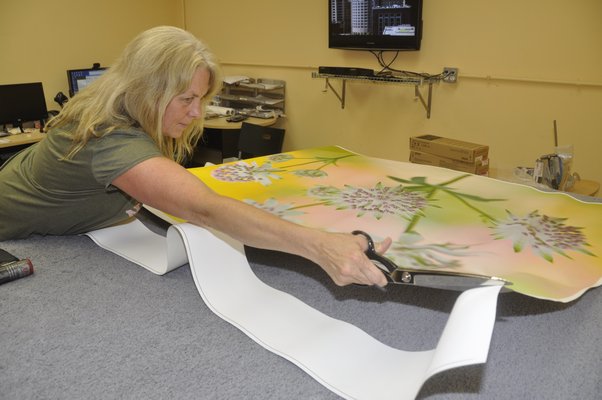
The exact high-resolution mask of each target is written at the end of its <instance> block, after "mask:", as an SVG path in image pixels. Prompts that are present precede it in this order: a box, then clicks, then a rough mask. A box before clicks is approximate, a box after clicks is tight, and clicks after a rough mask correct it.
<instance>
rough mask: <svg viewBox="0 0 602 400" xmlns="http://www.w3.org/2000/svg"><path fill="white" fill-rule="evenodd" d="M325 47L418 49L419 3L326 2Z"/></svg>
mask: <svg viewBox="0 0 602 400" xmlns="http://www.w3.org/2000/svg"><path fill="white" fill-rule="evenodd" d="M328 6H329V14H328V15H329V25H328V47H330V48H339V49H354V50H419V49H420V41H421V38H422V0H328Z"/></svg>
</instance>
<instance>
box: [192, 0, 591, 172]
mask: <svg viewBox="0 0 602 400" xmlns="http://www.w3.org/2000/svg"><path fill="white" fill-rule="evenodd" d="M185 5H186V26H187V28H188V29H189V30H191V31H192V32H193V33H195V34H196V35H197V36H199V37H200V38H202V39H204V40H205V41H206V42H207V43H208V44H209V46H210V47H211V48H212V49H213V50H214V52H215V53H217V55H218V57H219V58H220V59H221V61H222V64H223V65H224V70H225V72H226V73H228V74H246V75H250V76H254V77H272V78H277V79H284V80H286V81H287V99H286V101H287V115H288V118H287V120H286V121H285V122H284V124H285V127H286V128H287V137H286V140H285V149H287V150H288V149H295V148H303V147H312V146H318V145H327V144H339V145H342V146H344V147H347V148H350V149H352V150H356V151H359V152H362V153H363V154H367V155H372V156H377V157H385V158H390V159H397V160H407V158H408V155H409V151H408V138H409V137H410V136H413V135H417V134H423V133H432V134H438V135H441V136H449V137H454V138H457V139H463V140H469V141H475V142H479V143H484V144H488V145H490V147H491V150H490V156H491V163H492V175H495V174H497V173H504V172H506V171H507V170H511V169H512V167H514V166H517V165H525V166H532V165H533V164H534V161H535V159H536V158H537V157H538V156H539V155H541V154H545V153H548V152H551V151H553V143H554V142H553V121H554V120H557V124H558V129H559V138H560V144H573V145H574V148H575V170H577V171H578V172H579V173H580V174H581V175H582V177H584V178H589V179H595V180H597V181H599V182H602V161H601V156H600V151H601V148H602V78H601V77H600V73H599V71H602V51H601V50H600V49H602V24H600V23H599V21H600V18H602V2H600V1H599V0H577V1H574V2H567V1H565V0H530V1H524V0H505V1H503V2H493V1H483V0H456V1H444V0H428V1H425V5H424V12H423V19H424V23H425V28H424V35H423V41H422V49H421V50H420V51H419V52H407V53H400V55H399V57H398V58H397V60H396V61H395V63H394V64H393V67H394V68H397V69H405V70H413V71H421V72H428V73H432V74H436V73H439V72H441V71H442V69H443V67H444V66H453V67H458V68H459V70H460V74H459V82H458V83H457V84H456V85H451V84H443V83H441V84H438V85H435V87H434V90H433V109H432V116H431V118H430V119H427V118H426V115H425V111H424V109H423V107H422V105H421V104H420V103H419V102H418V101H417V100H416V99H415V97H414V90H413V87H411V86H397V85H375V84H364V83H348V85H347V104H346V107H345V109H344V110H342V109H341V107H340V104H339V103H338V100H337V99H336V98H335V96H334V95H333V94H332V93H330V92H326V93H325V92H323V89H324V82H323V81H322V80H320V79H312V78H311V72H312V71H314V70H316V69H317V67H318V66H320V65H336V66H354V67H366V68H372V69H378V68H379V67H378V64H377V62H376V59H375V58H374V57H373V56H372V55H371V54H370V53H367V52H357V51H344V50H331V49H328V45H327V11H328V9H327V0H307V1H290V0H288V1H287V0H254V1H245V2H243V1H220V2H218V1H208V0H185ZM386 54H387V57H390V56H391V55H392V53H386ZM334 85H335V86H336V85H337V82H334Z"/></svg>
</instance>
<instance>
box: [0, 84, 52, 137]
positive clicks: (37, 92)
mask: <svg viewBox="0 0 602 400" xmlns="http://www.w3.org/2000/svg"><path fill="white" fill-rule="evenodd" d="M46 118H48V110H47V108H46V98H45V97H44V88H43V86H42V82H33V83H17V84H10V85H0V125H7V124H11V125H12V126H15V127H16V126H19V127H20V126H21V125H22V123H23V122H27V121H44V120H45V119H46Z"/></svg>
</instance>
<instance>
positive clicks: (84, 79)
mask: <svg viewBox="0 0 602 400" xmlns="http://www.w3.org/2000/svg"><path fill="white" fill-rule="evenodd" d="M105 70H106V68H100V67H99V68H87V69H70V70H68V71H67V79H68V80H69V96H71V97H73V95H74V94H76V93H77V92H79V91H80V90H82V89H83V88H85V87H86V86H88V85H89V84H90V83H92V82H93V81H94V80H95V79H96V78H98V77H99V76H101V75H102V74H103V73H104V72H105Z"/></svg>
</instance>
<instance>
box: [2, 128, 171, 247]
mask: <svg viewBox="0 0 602 400" xmlns="http://www.w3.org/2000/svg"><path fill="white" fill-rule="evenodd" d="M70 148H71V136H70V134H69V132H67V131H65V130H61V129H52V130H50V132H49V133H48V134H47V137H46V138H44V139H43V140H42V141H41V142H39V143H37V144H35V145H33V146H30V147H28V148H26V149H25V150H23V151H21V152H20V153H18V154H17V155H15V156H14V157H13V158H12V159H10V160H9V161H7V162H6V163H5V164H4V165H3V166H2V167H0V240H8V239H18V238H24V237H27V236H29V235H31V234H33V233H36V234H42V235H66V234H78V233H84V232H88V231H90V230H94V229H98V228H102V227H106V226H109V225H112V224H115V223H117V222H119V221H122V220H124V219H126V218H128V217H129V216H130V215H131V214H132V213H131V212H129V213H128V211H130V210H132V209H134V207H135V206H136V205H137V201H136V200H135V199H132V198H130V197H129V196H127V195H126V194H125V193H123V192H121V191H120V190H118V189H117V188H116V187H114V186H112V185H111V182H112V181H113V180H114V179H115V178H117V177H118V176H120V175H121V174H123V173H124V172H125V171H127V170H129V169H130V168H132V167H133V166H135V165H136V164H138V163H140V162H142V161H144V160H147V159H149V158H153V157H160V156H161V153H160V151H159V149H158V148H157V146H156V145H155V143H154V142H153V141H152V139H151V138H150V137H149V136H148V135H147V134H146V133H144V132H142V131H140V130H135V129H132V130H127V131H115V132H112V133H110V134H107V135H105V136H103V137H101V138H93V139H90V140H89V142H88V143H87V144H86V146H85V147H84V148H83V149H81V150H80V151H79V152H78V153H77V154H76V155H75V156H74V157H73V158H71V159H68V160H65V159H62V158H63V157H64V156H65V154H66V153H67V152H68V150H69V149H70Z"/></svg>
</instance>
